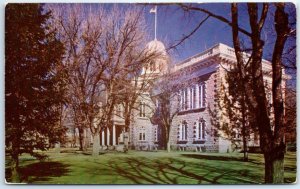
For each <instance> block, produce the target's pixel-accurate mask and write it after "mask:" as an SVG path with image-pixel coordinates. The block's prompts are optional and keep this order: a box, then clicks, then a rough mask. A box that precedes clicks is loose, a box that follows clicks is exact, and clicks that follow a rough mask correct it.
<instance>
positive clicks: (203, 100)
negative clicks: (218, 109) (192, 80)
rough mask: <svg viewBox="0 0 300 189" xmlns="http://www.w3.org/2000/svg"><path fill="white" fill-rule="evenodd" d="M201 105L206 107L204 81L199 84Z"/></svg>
mask: <svg viewBox="0 0 300 189" xmlns="http://www.w3.org/2000/svg"><path fill="white" fill-rule="evenodd" d="M199 107H200V108H204V107H205V84H204V83H200V84H199Z"/></svg>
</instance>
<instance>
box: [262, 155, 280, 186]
mask: <svg viewBox="0 0 300 189" xmlns="http://www.w3.org/2000/svg"><path fill="white" fill-rule="evenodd" d="M274 151H275V150H273V152H266V153H265V154H264V157H265V183H266V184H269V183H272V184H283V183H284V164H283V163H284V149H283V150H278V151H276V152H275V153H274Z"/></svg>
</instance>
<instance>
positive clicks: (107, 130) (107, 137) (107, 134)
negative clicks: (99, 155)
mask: <svg viewBox="0 0 300 189" xmlns="http://www.w3.org/2000/svg"><path fill="white" fill-rule="evenodd" d="M109 137H110V133H109V128H108V127H106V144H107V146H109V145H110V144H109Z"/></svg>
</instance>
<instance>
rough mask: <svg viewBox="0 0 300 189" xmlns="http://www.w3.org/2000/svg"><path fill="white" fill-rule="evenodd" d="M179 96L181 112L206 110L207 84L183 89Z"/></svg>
mask: <svg viewBox="0 0 300 189" xmlns="http://www.w3.org/2000/svg"><path fill="white" fill-rule="evenodd" d="M179 94H180V110H181V111H185V110H192V109H197V108H205V106H206V105H205V100H206V94H205V83H200V84H198V85H193V86H191V87H189V88H184V89H181V90H180V91H179Z"/></svg>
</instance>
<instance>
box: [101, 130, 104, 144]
mask: <svg viewBox="0 0 300 189" xmlns="http://www.w3.org/2000/svg"><path fill="white" fill-rule="evenodd" d="M101 134H102V140H101V145H102V146H104V145H105V144H104V131H103V130H102V133H101Z"/></svg>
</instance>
